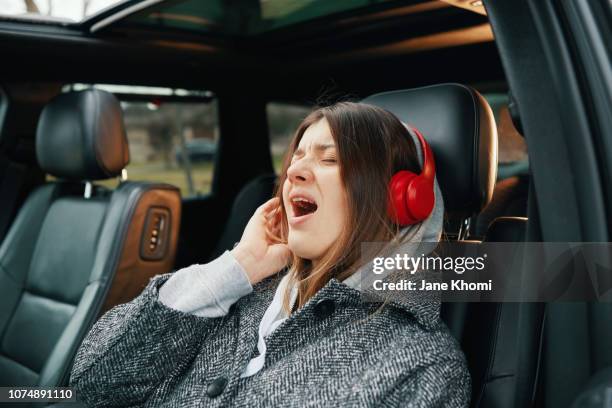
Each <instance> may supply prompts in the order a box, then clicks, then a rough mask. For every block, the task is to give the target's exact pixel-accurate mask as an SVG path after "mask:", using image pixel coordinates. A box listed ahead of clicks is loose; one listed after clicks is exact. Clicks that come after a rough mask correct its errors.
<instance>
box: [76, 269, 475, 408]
mask: <svg viewBox="0 0 612 408" xmlns="http://www.w3.org/2000/svg"><path fill="white" fill-rule="evenodd" d="M168 276H169V275H162V276H158V277H156V278H155V279H153V280H152V281H151V283H150V284H149V285H148V286H147V288H146V289H145V290H144V291H143V293H142V294H141V295H140V296H139V297H138V298H136V299H134V300H133V301H132V302H130V303H127V304H124V305H120V306H117V307H115V308H113V309H112V310H110V311H109V312H107V313H106V314H105V315H104V316H103V317H102V318H101V319H100V320H99V321H98V322H97V323H96V325H95V326H94V327H93V329H92V330H91V332H90V333H89V334H88V335H87V337H86V339H85V340H84V342H83V344H82V346H81V348H80V349H79V352H78V354H77V356H76V359H75V365H74V368H73V371H72V375H71V379H70V383H71V386H73V387H75V389H76V392H77V397H78V398H79V399H81V400H82V401H84V402H86V403H87V404H88V406H96V407H98V406H99V407H101V406H147V407H158V406H164V407H196V406H198V407H199V406H206V407H208V406H211V407H221V406H231V407H252V406H263V407H268V406H270V407H278V406H282V407H322V406H351V407H352V406H359V407H361V406H375V407H378V406H389V407H391V406H401V407H439V406H448V407H465V406H467V405H468V403H469V396H470V391H471V389H470V377H469V374H468V371H467V366H466V363H465V359H464V357H463V354H462V352H461V351H460V349H459V347H458V344H457V342H456V341H455V340H454V338H453V337H452V336H451V335H450V334H449V332H448V329H447V328H446V326H445V325H444V323H442V322H441V320H440V318H439V314H440V313H439V312H440V303H439V302H436V301H431V302H406V303H400V302H397V301H396V302H392V303H389V304H386V305H385V306H384V307H382V308H379V306H380V304H372V303H365V302H363V301H362V297H361V293H360V292H359V291H358V290H356V289H353V288H351V287H349V286H347V285H346V284H344V283H341V282H339V281H338V280H336V279H331V280H330V281H329V282H328V283H327V284H326V285H325V287H323V288H322V289H321V290H320V291H319V292H317V294H316V295H315V296H314V297H313V298H311V299H310V300H309V301H308V302H307V303H306V304H305V305H304V306H303V307H302V308H300V309H299V310H297V311H296V312H294V313H293V314H292V315H291V316H290V317H289V318H288V319H287V320H286V321H285V322H283V323H282V324H281V325H280V326H279V327H278V328H277V329H276V330H275V331H274V332H273V333H272V334H271V335H270V336H269V337H268V338H267V341H266V344H267V346H268V352H267V355H266V361H265V365H264V367H263V369H262V370H261V371H260V372H258V373H257V374H255V375H253V376H251V377H247V378H240V374H241V373H242V372H243V370H244V368H245V366H246V365H247V364H248V362H249V360H250V359H251V358H252V357H254V355H255V354H256V352H257V349H256V344H257V339H258V326H259V322H260V321H261V318H262V316H263V314H264V312H265V310H266V308H267V307H268V305H269V304H270V302H271V301H272V298H273V296H274V291H275V287H276V285H277V284H278V278H268V279H266V280H264V281H263V282H260V283H258V284H257V285H255V287H254V290H253V292H252V293H250V294H249V295H247V296H244V297H242V298H241V299H239V300H238V302H237V303H235V304H234V305H233V306H232V308H231V309H230V312H229V313H228V314H227V315H226V316H223V317H219V318H203V317H198V316H195V315H191V314H186V313H183V312H179V311H177V310H173V309H170V308H168V307H167V306H165V305H163V304H162V303H161V302H160V301H159V300H158V288H159V287H160V286H161V285H162V284H163V282H165V281H166V280H167V279H168Z"/></svg>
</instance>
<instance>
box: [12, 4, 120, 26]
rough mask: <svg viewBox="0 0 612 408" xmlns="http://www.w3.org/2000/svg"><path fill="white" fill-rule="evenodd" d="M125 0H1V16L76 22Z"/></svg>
mask: <svg viewBox="0 0 612 408" xmlns="http://www.w3.org/2000/svg"><path fill="white" fill-rule="evenodd" d="M122 1H123V2H124V0H0V16H10V17H16V18H25V19H31V20H39V21H54V22H59V23H76V22H79V21H82V20H84V19H86V18H87V17H89V16H92V15H94V14H96V13H98V12H100V11H102V10H104V9H106V8H108V7H111V6H115V5H117V4H119V3H121V2H122Z"/></svg>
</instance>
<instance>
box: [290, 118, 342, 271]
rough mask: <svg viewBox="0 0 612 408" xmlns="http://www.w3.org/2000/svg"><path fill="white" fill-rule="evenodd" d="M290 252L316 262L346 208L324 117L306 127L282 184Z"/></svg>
mask: <svg viewBox="0 0 612 408" xmlns="http://www.w3.org/2000/svg"><path fill="white" fill-rule="evenodd" d="M283 203H284V205H285V212H286V213H287V221H288V224H289V236H288V245H289V248H290V249H291V251H292V252H293V253H294V254H295V255H297V256H299V257H301V258H304V259H309V260H311V261H313V263H316V262H317V261H318V260H319V259H320V258H321V257H322V256H323V255H324V254H325V252H326V251H327V250H328V249H329V248H330V246H331V245H332V244H333V243H334V242H335V241H336V240H337V239H338V238H339V237H340V233H341V232H342V230H343V229H344V227H345V223H346V219H347V213H348V205H347V198H346V191H345V189H344V186H343V184H342V181H341V179H340V165H339V163H338V154H337V151H336V145H335V142H334V139H333V137H332V135H331V131H330V129H329V125H328V123H327V120H326V119H325V118H323V119H321V120H319V121H318V122H316V123H313V124H312V125H310V126H309V127H308V128H307V129H306V131H305V132H304V134H303V135H302V139H301V140H300V144H299V146H298V148H297V149H296V150H295V152H294V154H293V157H292V159H291V165H290V166H289V168H288V170H287V178H286V180H285V183H284V185H283Z"/></svg>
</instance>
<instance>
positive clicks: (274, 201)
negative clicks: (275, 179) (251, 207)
mask: <svg viewBox="0 0 612 408" xmlns="http://www.w3.org/2000/svg"><path fill="white" fill-rule="evenodd" d="M279 203H280V198H278V197H272V198H271V199H269V200H268V201H266V202H265V203H263V204H262V205H260V206H259V208H258V210H259V211H261V212H262V213H267V212H269V211H270V210H272V209H273V208H274V207H276V206H278V205H279Z"/></svg>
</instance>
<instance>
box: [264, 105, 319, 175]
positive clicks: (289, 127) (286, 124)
mask: <svg viewBox="0 0 612 408" xmlns="http://www.w3.org/2000/svg"><path fill="white" fill-rule="evenodd" d="M266 110H267V115H268V128H269V130H270V150H271V151H272V161H273V162H274V170H275V171H276V173H277V174H278V173H280V171H281V170H282V169H281V167H282V164H283V157H284V155H285V152H286V151H287V148H288V147H289V142H291V138H292V137H293V134H294V133H295V131H296V129H297V127H298V125H299V124H300V122H301V121H302V120H303V119H304V118H305V117H306V116H307V115H308V114H309V113H310V111H311V110H312V108H311V107H308V106H304V105H298V104H290V103H283V102H270V103H268V105H267V106H266Z"/></svg>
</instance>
